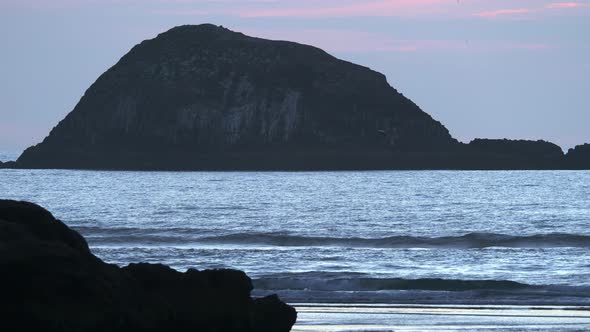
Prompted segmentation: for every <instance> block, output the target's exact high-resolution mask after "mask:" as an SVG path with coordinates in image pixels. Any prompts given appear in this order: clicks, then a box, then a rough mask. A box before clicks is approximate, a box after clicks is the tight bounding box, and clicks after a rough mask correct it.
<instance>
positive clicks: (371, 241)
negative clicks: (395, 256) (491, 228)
mask: <svg viewBox="0 0 590 332" xmlns="http://www.w3.org/2000/svg"><path fill="white" fill-rule="evenodd" d="M200 242H207V243H218V244H243V245H271V246H285V247H355V248H490V247H505V248H562V247H579V248H590V236H588V235H574V234H562V233H551V234H537V235H530V236H512V235H504V234H494V233H469V234H466V235H462V236H446V237H417V236H391V237H384V238H336V237H306V236H298V235H285V234H273V233H248V234H231V235H223V236H214V237H206V238H203V239H201V240H200Z"/></svg>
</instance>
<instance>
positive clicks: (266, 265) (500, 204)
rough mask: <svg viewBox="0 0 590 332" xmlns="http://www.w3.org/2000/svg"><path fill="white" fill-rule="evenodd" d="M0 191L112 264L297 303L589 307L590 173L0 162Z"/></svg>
mask: <svg viewBox="0 0 590 332" xmlns="http://www.w3.org/2000/svg"><path fill="white" fill-rule="evenodd" d="M0 197H1V198H12V199H22V200H29V201H33V202H36V203H38V204H40V205H42V206H44V207H46V208H48V209H49V210H50V211H52V212H53V213H54V215H55V216H56V217H58V218H60V219H62V220H63V221H64V222H65V223H66V224H68V225H69V226H71V227H73V228H75V229H77V230H78V231H80V232H81V233H82V234H83V235H84V236H85V237H86V238H87V239H88V241H89V243H90V246H91V247H92V249H93V251H94V253H95V254H96V255H98V256H99V257H101V258H103V259H104V260H106V261H109V262H112V263H116V264H121V265H124V264H128V263H130V262H140V261H147V262H154V263H156V262H158V263H164V264H169V265H172V266H173V267H175V268H177V269H180V270H183V269H186V268H190V267H194V268H198V269H204V268H219V267H231V268H238V269H242V270H245V271H246V272H247V273H248V274H249V275H250V276H252V277H253V278H254V279H255V285H256V287H257V288H258V291H259V292H264V291H266V290H268V291H277V292H279V293H281V294H282V295H283V296H285V297H287V298H289V299H293V300H296V301H310V300H313V301H328V302H339V301H348V302H350V301H382V302H391V301H396V302H400V300H401V301H407V302H412V301H423V302H429V301H431V302H432V301H434V302H436V301H442V302H450V303H452V302H466V301H467V302H474V303H477V302H478V299H479V298H480V297H479V296H480V295H481V296H482V297H481V298H485V296H489V295H490V294H496V295H498V297H499V298H501V299H503V301H505V302H507V303H513V302H518V301H519V300H520V301H522V299H524V298H526V299H528V301H530V302H534V303H537V302H543V299H544V295H547V294H549V295H555V296H557V295H559V296H560V297H561V298H562V300H563V299H565V300H563V301H562V300H560V301H559V302H568V303H570V302H575V303H590V300H589V298H590V297H589V294H590V227H589V226H590V172H582V171H580V172H568V171H555V172H552V171H520V172H459V171H424V172H301V173H296V172H294V173H282V172H265V173H259V172H227V173H214V172H194V173H190V172H187V173H174V172H97V171H62V170H0ZM434 278H440V279H442V280H432V279H434ZM415 279H426V280H415ZM452 280H463V282H458V283H453V282H452ZM472 280H497V281H502V280H507V281H513V282H514V283H507V282H504V283H485V282H484V283H476V284H473V283H470V281H472ZM524 284H526V285H532V287H527V286H526V285H524ZM481 289H487V290H488V291H486V292H484V293H482V292H481ZM490 289H491V290H492V292H490V291H489V290H490ZM449 291H453V292H451V293H449ZM494 292H495V293H494ZM507 292H509V295H507ZM486 294H487V295H486ZM404 299H405V300H404ZM433 299H435V300H433ZM441 299H444V300H441Z"/></svg>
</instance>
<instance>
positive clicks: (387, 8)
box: [240, 0, 457, 18]
mask: <svg viewBox="0 0 590 332" xmlns="http://www.w3.org/2000/svg"><path fill="white" fill-rule="evenodd" d="M448 4H453V5H456V4H457V2H456V1H454V0H380V1H370V2H367V1H361V2H354V3H348V4H346V3H345V4H342V5H332V6H324V7H322V6H314V5H310V6H307V7H290V8H289V7H284V8H273V9H255V10H246V11H243V12H241V13H240V16H242V17H302V18H321V17H353V16H356V17H358V16H414V15H424V14H429V13H434V12H439V11H441V9H442V7H441V6H440V5H448Z"/></svg>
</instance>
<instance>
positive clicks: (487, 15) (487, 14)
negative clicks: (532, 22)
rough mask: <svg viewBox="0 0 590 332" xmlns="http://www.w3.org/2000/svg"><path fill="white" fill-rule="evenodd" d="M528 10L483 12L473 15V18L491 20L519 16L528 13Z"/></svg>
mask: <svg viewBox="0 0 590 332" xmlns="http://www.w3.org/2000/svg"><path fill="white" fill-rule="evenodd" d="M530 12H531V10H530V9H526V8H521V9H498V10H492V11H485V12H479V13H476V14H474V15H475V16H479V17H485V18H493V17H498V16H506V15H520V14H528V13H530Z"/></svg>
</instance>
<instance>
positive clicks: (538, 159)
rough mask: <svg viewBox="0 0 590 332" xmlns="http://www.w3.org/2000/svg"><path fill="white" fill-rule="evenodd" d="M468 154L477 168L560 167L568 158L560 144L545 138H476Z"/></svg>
mask: <svg viewBox="0 0 590 332" xmlns="http://www.w3.org/2000/svg"><path fill="white" fill-rule="evenodd" d="M466 155H467V156H468V157H466V160H465V161H466V166H469V168H473V169H559V168H561V167H562V164H563V159H564V154H563V150H561V148H560V147H559V146H558V145H556V144H554V143H551V142H546V141H543V140H538V141H529V140H508V139H475V140H473V141H471V142H470V143H469V144H468V145H467V149H466Z"/></svg>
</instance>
